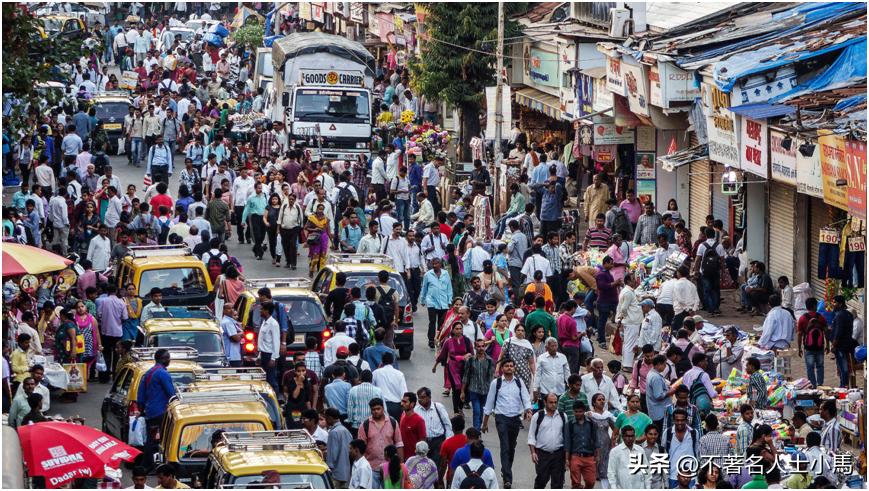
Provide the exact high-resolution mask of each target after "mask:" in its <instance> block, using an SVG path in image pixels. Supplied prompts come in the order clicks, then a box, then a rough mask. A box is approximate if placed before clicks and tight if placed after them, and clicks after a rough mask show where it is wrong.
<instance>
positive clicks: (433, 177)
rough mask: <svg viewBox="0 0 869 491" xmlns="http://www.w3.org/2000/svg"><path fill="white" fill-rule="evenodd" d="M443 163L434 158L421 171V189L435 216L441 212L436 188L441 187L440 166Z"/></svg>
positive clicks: (440, 159)
mask: <svg viewBox="0 0 869 491" xmlns="http://www.w3.org/2000/svg"><path fill="white" fill-rule="evenodd" d="M443 163H444V161H443V159H442V158H441V157H435V159H434V160H433V161H431V162H429V163H428V164H426V166H425V167H424V168H423V170H422V187H423V190H424V191H425V194H426V196H427V197H428V200H429V201H431V205H432V207H433V208H434V212H435V215H437V214H438V212H440V211H441V202H440V198H438V187H440V185H441V173H440V166H441V165H443Z"/></svg>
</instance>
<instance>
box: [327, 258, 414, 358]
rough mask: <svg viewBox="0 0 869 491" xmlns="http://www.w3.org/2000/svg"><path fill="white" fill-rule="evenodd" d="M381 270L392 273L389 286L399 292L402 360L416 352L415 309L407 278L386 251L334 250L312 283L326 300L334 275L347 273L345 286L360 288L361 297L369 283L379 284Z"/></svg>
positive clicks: (398, 333)
mask: <svg viewBox="0 0 869 491" xmlns="http://www.w3.org/2000/svg"><path fill="white" fill-rule="evenodd" d="M381 271H386V272H387V273H389V286H390V287H391V288H393V289H394V290H395V292H396V293H398V296H399V301H398V306H399V313H400V318H399V319H398V328H397V329H396V330H395V347H396V349H398V354H399V357H400V358H401V359H402V360H406V359H408V358H410V355H411V353H412V352H413V311H412V309H411V305H410V295H409V293H408V291H407V287H405V285H404V278H403V277H402V276H401V275H400V274H399V273H398V272H397V271H396V270H395V269H394V268H393V262H392V258H390V257H389V256H387V255H384V254H347V253H331V254H329V259H328V260H327V261H326V266H324V267H323V269H321V270H320V271H319V272H318V273H317V275H316V276H315V277H314V281H313V282H312V283H311V291H313V292H315V293H316V294H317V295H319V296H320V299H321V300H322V301H325V300H326V296H327V295H328V294H329V292H331V291H332V289H333V288H335V286H336V284H335V278H336V276H337V275H338V273H344V274H345V275H346V276H347V284H346V285H345V287H346V288H348V289H352V288H354V287H359V289H360V290H361V291H362V298H363V299H364V298H365V290H366V289H367V288H368V287H369V286H374V287H376V286H378V285H379V284H380V282H379V281H378V279H377V274H378V273H380V272H381Z"/></svg>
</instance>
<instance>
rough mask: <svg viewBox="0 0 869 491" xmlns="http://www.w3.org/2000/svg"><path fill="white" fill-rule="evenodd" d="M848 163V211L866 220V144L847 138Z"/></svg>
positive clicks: (846, 152)
mask: <svg viewBox="0 0 869 491" xmlns="http://www.w3.org/2000/svg"><path fill="white" fill-rule="evenodd" d="M845 161H846V162H847V163H848V212H849V213H851V215H853V216H855V217H858V218H860V219H862V220H866V144H865V143H863V142H861V141H856V140H845Z"/></svg>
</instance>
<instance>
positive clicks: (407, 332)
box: [402, 329, 413, 334]
mask: <svg viewBox="0 0 869 491" xmlns="http://www.w3.org/2000/svg"><path fill="white" fill-rule="evenodd" d="M402 333H403V334H413V329H405V330H404V331H402Z"/></svg>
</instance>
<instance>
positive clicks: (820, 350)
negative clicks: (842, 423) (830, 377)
mask: <svg viewBox="0 0 869 491" xmlns="http://www.w3.org/2000/svg"><path fill="white" fill-rule="evenodd" d="M826 332H827V320H826V319H825V318H824V316H823V315H821V314H819V313H818V301H817V300H816V299H815V298H814V297H812V298H809V299H807V300H806V313H805V314H803V315H801V316H800V320H799V321H797V346H798V347H799V355H800V357H802V356H803V353H805V355H806V372H807V375H806V376H807V377H808V379H809V382H810V383H811V384H812V387H815V388H817V387H818V386H819V385H823V384H824V351H829V349H830V345H829V342H828V341H827V336H826Z"/></svg>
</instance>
